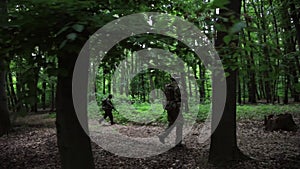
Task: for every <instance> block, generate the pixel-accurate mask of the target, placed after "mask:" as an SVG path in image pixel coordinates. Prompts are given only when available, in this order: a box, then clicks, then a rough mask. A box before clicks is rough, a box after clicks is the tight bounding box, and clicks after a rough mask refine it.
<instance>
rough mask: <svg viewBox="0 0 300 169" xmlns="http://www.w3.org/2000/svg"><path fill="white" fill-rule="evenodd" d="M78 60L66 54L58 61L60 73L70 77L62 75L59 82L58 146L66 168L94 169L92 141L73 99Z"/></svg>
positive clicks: (72, 55) (68, 53)
mask: <svg viewBox="0 0 300 169" xmlns="http://www.w3.org/2000/svg"><path fill="white" fill-rule="evenodd" d="M76 59H77V53H76V52H64V53H63V55H62V56H61V57H59V60H58V63H59V69H60V70H62V71H64V72H66V74H60V75H59V76H58V81H57V93H56V97H57V102H56V107H57V108H56V109H57V118H56V129H57V143H58V148H59V153H60V157H61V162H62V167H63V168H66V169H74V168H78V169H82V168H88V169H92V168H94V162H93V156H92V151H91V143H90V138H89V137H88V135H87V134H86V133H85V132H84V130H83V128H82V126H81V125H80V123H79V121H78V119H77V116H76V112H75V109H74V103H73V97H72V78H73V70H74V66H75V62H76ZM83 71H84V70H83ZM84 79H85V78H83V79H82V80H83V81H84ZM82 90H84V89H82ZM83 103H84V101H83ZM80 113H84V112H80Z"/></svg>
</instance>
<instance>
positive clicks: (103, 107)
mask: <svg viewBox="0 0 300 169" xmlns="http://www.w3.org/2000/svg"><path fill="white" fill-rule="evenodd" d="M101 106H102V110H107V109H109V105H108V104H107V99H103V100H102V101H101Z"/></svg>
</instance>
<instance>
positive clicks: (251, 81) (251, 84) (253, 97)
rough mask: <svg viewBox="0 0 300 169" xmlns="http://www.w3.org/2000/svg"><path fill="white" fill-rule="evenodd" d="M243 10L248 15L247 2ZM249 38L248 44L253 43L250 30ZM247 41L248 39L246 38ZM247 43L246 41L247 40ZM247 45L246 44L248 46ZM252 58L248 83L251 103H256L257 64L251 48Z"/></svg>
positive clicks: (248, 62)
mask: <svg viewBox="0 0 300 169" xmlns="http://www.w3.org/2000/svg"><path fill="white" fill-rule="evenodd" d="M243 4H244V6H243V8H244V13H245V14H247V8H246V0H243ZM246 26H247V27H249V21H248V18H246ZM247 36H248V42H250V43H252V38H251V32H250V31H249V30H248V31H247ZM245 39H246V38H245ZM245 42H246V40H245ZM246 45H247V44H245V46H246ZM249 54H250V56H249V58H248V59H247V65H248V71H249V83H248V96H249V100H248V102H249V103H252V104H253V103H256V92H257V91H256V88H257V86H256V78H255V71H253V70H255V62H254V55H253V50H252V48H251V46H250V52H249Z"/></svg>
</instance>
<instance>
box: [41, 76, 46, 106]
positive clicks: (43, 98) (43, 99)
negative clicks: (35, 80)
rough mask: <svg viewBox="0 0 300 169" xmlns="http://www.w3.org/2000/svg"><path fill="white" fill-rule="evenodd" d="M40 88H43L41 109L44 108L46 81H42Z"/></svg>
mask: <svg viewBox="0 0 300 169" xmlns="http://www.w3.org/2000/svg"><path fill="white" fill-rule="evenodd" d="M42 88H43V93H42V106H43V110H45V109H46V92H47V83H46V82H45V81H43V84H42Z"/></svg>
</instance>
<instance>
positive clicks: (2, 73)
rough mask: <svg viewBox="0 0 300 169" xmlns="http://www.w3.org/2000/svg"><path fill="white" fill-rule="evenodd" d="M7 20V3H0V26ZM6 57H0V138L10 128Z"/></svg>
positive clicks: (3, 0) (2, 0)
mask: <svg viewBox="0 0 300 169" xmlns="http://www.w3.org/2000/svg"><path fill="white" fill-rule="evenodd" d="M7 22H8V20H7V1H6V0H1V1H0V25H6V24H7ZM5 57H7V56H6V55H4V56H0V137H1V136H2V135H3V134H5V133H8V131H9V130H10V128H11V124H10V119H9V110H8V103H7V93H6V70H7V62H6V60H5Z"/></svg>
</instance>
